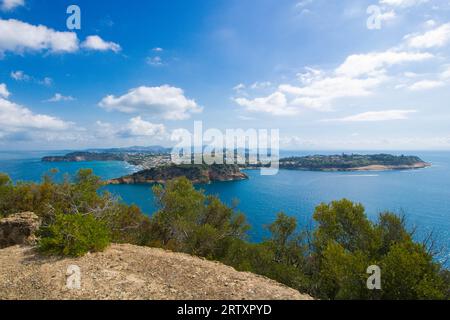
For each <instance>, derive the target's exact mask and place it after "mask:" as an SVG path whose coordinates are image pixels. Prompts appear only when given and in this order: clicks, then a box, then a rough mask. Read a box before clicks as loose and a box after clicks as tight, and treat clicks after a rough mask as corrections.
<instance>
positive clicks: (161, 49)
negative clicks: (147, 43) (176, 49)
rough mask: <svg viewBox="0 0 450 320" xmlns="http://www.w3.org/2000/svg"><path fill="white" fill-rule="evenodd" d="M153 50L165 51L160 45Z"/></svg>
mask: <svg viewBox="0 0 450 320" xmlns="http://www.w3.org/2000/svg"><path fill="white" fill-rule="evenodd" d="M152 50H153V51H155V52H163V51H164V49H163V48H160V47H156V48H153V49H152Z"/></svg>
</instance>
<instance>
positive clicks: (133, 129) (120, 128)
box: [95, 116, 167, 140]
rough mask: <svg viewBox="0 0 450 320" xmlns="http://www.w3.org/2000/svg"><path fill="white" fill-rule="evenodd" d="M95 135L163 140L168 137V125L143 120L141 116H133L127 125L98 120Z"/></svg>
mask: <svg viewBox="0 0 450 320" xmlns="http://www.w3.org/2000/svg"><path fill="white" fill-rule="evenodd" d="M95 136H96V137H98V138H101V139H112V140H114V139H116V138H119V139H128V138H152V140H162V139H164V138H166V137H167V134H166V127H165V126H164V125H163V124H155V123H151V122H149V121H146V120H143V119H142V118H141V117H140V116H138V117H134V118H131V119H130V120H129V121H128V122H127V123H126V124H125V125H112V124H111V123H107V122H102V121H97V122H96V131H95Z"/></svg>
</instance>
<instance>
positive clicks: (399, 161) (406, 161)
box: [280, 154, 431, 171]
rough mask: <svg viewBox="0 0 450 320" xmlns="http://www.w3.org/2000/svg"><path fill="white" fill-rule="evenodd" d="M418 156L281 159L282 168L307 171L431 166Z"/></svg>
mask: <svg viewBox="0 0 450 320" xmlns="http://www.w3.org/2000/svg"><path fill="white" fill-rule="evenodd" d="M430 166H431V164H430V163H428V162H425V161H423V160H422V159H421V158H419V157H417V156H405V155H401V156H395V155H391V154H373V155H362V154H341V155H313V156H305V157H289V158H283V159H280V168H281V169H290V170H305V171H387V170H411V169H421V168H426V167H430Z"/></svg>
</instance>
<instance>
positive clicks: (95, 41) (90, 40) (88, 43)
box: [81, 35, 122, 53]
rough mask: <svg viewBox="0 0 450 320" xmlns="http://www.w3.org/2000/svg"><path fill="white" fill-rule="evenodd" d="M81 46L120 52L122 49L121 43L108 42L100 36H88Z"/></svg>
mask: <svg viewBox="0 0 450 320" xmlns="http://www.w3.org/2000/svg"><path fill="white" fill-rule="evenodd" d="M81 47H82V48H84V49H87V50H95V51H108V50H111V51H113V52H116V53H117V52H119V51H120V50H122V48H121V47H120V45H118V44H117V43H114V42H107V41H105V40H103V39H102V38H100V37H99V36H95V35H94V36H88V37H87V38H86V40H85V41H84V42H83V43H82V44H81Z"/></svg>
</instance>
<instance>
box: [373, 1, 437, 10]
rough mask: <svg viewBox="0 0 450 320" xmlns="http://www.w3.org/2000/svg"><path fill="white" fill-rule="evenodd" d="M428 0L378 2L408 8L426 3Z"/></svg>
mask: <svg viewBox="0 0 450 320" xmlns="http://www.w3.org/2000/svg"><path fill="white" fill-rule="evenodd" d="M428 1H429V0H380V4H385V5H389V6H392V7H401V8H408V7H414V6H417V5H420V4H423V3H427V2H428Z"/></svg>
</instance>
